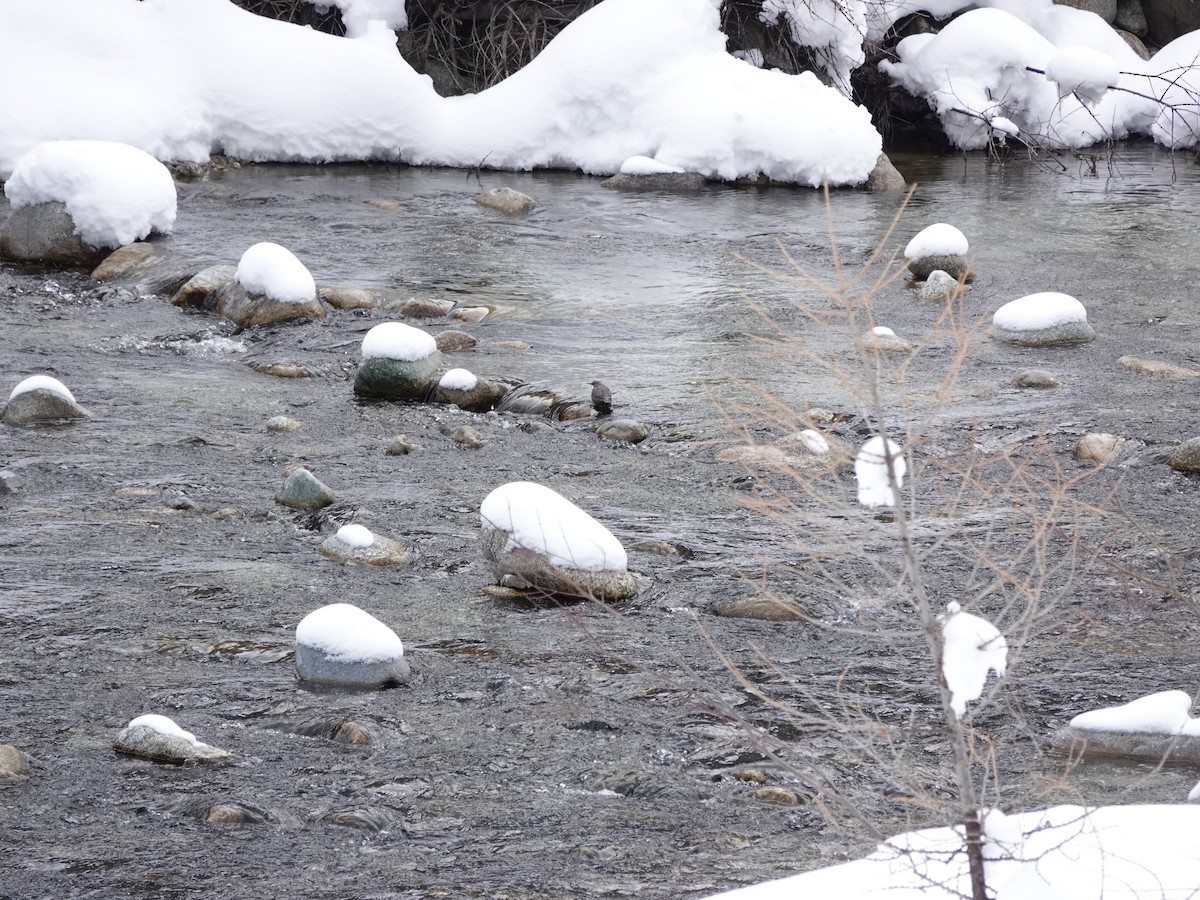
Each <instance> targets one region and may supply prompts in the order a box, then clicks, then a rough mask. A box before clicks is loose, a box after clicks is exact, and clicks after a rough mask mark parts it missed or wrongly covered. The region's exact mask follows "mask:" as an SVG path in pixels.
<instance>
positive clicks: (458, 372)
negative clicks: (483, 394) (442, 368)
mask: <svg viewBox="0 0 1200 900" xmlns="http://www.w3.org/2000/svg"><path fill="white" fill-rule="evenodd" d="M477 384H479V379H478V378H476V377H475V375H474V374H473V373H471V372H469V371H467V370H466V369H450V370H449V371H448V372H446V374H445V375H443V376H442V378H441V380H440V381H439V382H438V387H443V388H445V389H446V390H448V391H473V390H475V385H477Z"/></svg>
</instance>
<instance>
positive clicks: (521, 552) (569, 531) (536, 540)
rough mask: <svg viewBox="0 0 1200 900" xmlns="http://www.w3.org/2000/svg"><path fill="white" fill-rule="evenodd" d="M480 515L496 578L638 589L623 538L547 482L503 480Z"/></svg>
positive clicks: (587, 591) (560, 586)
mask: <svg viewBox="0 0 1200 900" xmlns="http://www.w3.org/2000/svg"><path fill="white" fill-rule="evenodd" d="M479 515H480V519H481V521H482V529H483V530H482V540H483V554H484V556H485V557H486V558H487V559H488V561H489V562H491V563H492V568H493V570H494V572H495V575H496V579H497V580H498V581H501V582H505V583H509V584H511V585H513V586H517V587H526V586H527V587H534V588H538V589H540V590H544V591H550V592H553V593H560V594H571V595H575V596H586V597H595V598H597V599H599V600H623V599H625V598H626V597H630V596H632V595H633V594H634V593H636V591H637V580H636V579H635V578H634V577H633V575H631V574H630V573H629V572H628V571H627V569H626V565H627V563H628V559H627V557H626V555H625V548H624V547H622V546H621V542H620V541H618V540H617V539H616V538H615V537H614V536H613V534H612V532H611V531H609V530H608V529H607V528H605V527H604V526H603V525H601V524H600V523H599V522H597V521H596V520H595V519H593V518H592V517H591V516H589V515H588V514H587V513H586V512H584V511H583V510H582V509H580V508H579V507H578V506H576V505H575V504H574V503H572V502H571V501H570V500H567V499H566V498H565V497H563V496H562V495H561V494H558V493H557V492H555V491H553V490H551V489H550V488H548V487H545V486H544V485H540V484H534V483H533V482H529V481H514V482H511V483H509V484H505V485H502V486H500V487H498V488H496V489H495V490H494V491H492V492H491V493H490V494H488V495H487V497H486V498H485V499H484V501H483V504H482V505H481V506H480V508H479Z"/></svg>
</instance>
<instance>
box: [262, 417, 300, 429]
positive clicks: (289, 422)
mask: <svg viewBox="0 0 1200 900" xmlns="http://www.w3.org/2000/svg"><path fill="white" fill-rule="evenodd" d="M299 427H300V422H298V421H297V420H296V419H290V418H288V417H287V416H271V418H269V419H267V431H295V430H296V429H297V428H299Z"/></svg>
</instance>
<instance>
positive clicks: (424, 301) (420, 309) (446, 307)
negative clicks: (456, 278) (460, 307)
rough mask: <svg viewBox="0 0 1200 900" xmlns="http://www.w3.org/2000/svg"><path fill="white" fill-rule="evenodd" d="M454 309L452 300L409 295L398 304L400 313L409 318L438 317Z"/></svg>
mask: <svg viewBox="0 0 1200 900" xmlns="http://www.w3.org/2000/svg"><path fill="white" fill-rule="evenodd" d="M452 309H454V301H453V300H434V299H432V298H423V297H409V298H408V299H407V300H405V301H404V302H403V303H402V304H400V315H402V316H405V317H406V318H409V319H440V318H442V317H444V316H445V315H446V314H447V313H449V312H450V310H452Z"/></svg>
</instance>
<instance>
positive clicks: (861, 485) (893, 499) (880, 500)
mask: <svg viewBox="0 0 1200 900" xmlns="http://www.w3.org/2000/svg"><path fill="white" fill-rule="evenodd" d="M884 330H885V331H886V330H888V329H884ZM884 440H885V439H884V438H882V437H873V438H871V439H870V440H869V441H867V442H866V443H865V444H863V446H862V449H861V450H859V451H858V456H857V458H855V460H854V477H855V478H856V479H857V480H858V502H859V503H861V504H862V505H863V506H871V507H874V506H895V505H896V503H897V502H898V501H899V498H898V497H897V495H896V491H895V490H893V489H892V485H891V479H890V478H889V477H888V464H887V460H888V457H891V460H892V473H893V474H894V475H895V478H896V487H897V488H901V487H903V486H904V473H905V471H907V469H908V465H907V463H905V462H904V451H903V450H901V449H900V447H899V445H898V444H896V443H894V442H893V441H891V440H888V441H887V444H886V449H885V444H884Z"/></svg>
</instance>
